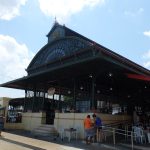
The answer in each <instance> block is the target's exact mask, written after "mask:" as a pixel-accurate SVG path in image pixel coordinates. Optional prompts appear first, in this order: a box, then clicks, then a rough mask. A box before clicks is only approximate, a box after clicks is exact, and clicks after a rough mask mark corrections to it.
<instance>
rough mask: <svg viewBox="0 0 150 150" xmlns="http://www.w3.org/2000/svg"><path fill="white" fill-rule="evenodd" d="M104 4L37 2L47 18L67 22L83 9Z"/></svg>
mask: <svg viewBox="0 0 150 150" xmlns="http://www.w3.org/2000/svg"><path fill="white" fill-rule="evenodd" d="M104 3H105V0H39V4H40V9H41V11H42V12H43V13H44V14H45V15H47V16H51V17H57V19H58V21H64V20H67V19H68V18H69V17H70V16H71V15H73V14H76V13H79V12H80V11H82V10H83V9H84V8H85V7H89V8H93V7H95V6H97V5H101V4H104Z"/></svg>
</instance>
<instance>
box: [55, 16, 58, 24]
mask: <svg viewBox="0 0 150 150" xmlns="http://www.w3.org/2000/svg"><path fill="white" fill-rule="evenodd" d="M55 24H58V21H57V18H56V16H55Z"/></svg>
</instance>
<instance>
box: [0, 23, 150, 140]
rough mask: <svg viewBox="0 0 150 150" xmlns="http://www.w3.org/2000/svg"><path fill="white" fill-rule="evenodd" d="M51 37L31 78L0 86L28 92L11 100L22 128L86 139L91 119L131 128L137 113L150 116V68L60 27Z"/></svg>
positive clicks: (31, 66)
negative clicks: (74, 132) (69, 131)
mask: <svg viewBox="0 0 150 150" xmlns="http://www.w3.org/2000/svg"><path fill="white" fill-rule="evenodd" d="M47 37H48V43H47V44H46V45H45V46H44V47H42V48H41V49H40V50H39V51H38V53H37V54H36V55H35V57H34V58H33V59H32V61H31V62H30V64H29V66H28V67H27V69H26V71H27V73H28V75H27V76H25V77H23V78H19V79H16V80H13V81H10V82H7V83H4V84H1V87H8V88H15V89H22V90H24V91H25V97H24V98H20V99H14V100H11V101H10V106H12V107H16V106H17V107H18V106H20V107H18V108H22V122H21V125H18V126H19V127H18V128H23V129H27V130H32V129H34V128H35V127H37V126H39V125H41V124H53V125H54V126H55V128H56V129H57V130H58V131H59V130H60V128H65V127H66V128H70V127H73V128H78V129H79V130H80V137H81V138H82V137H83V135H84V130H83V119H84V118H85V117H86V115H87V114H93V113H96V114H97V115H99V116H101V118H102V120H103V122H104V123H105V124H111V123H117V122H122V123H125V122H126V123H129V122H130V123H131V122H132V121H136V117H137V116H135V115H133V114H135V113H136V114H138V115H139V116H140V115H145V114H146V115H147V114H149V112H150V71H149V70H148V69H145V68H143V67H142V66H140V65H138V64H136V63H134V62H132V61H130V60H129V59H127V58H125V57H123V56H121V55H119V54H117V53H115V52H113V51H111V50H109V49H108V48H106V47H104V46H102V45H100V44H98V43H96V42H94V41H92V40H90V39H88V38H86V37H84V36H82V35H80V34H79V33H76V32H75V31H73V30H71V29H69V28H67V27H66V26H64V25H63V26H62V25H60V24H58V23H57V22H55V24H54V25H53V27H52V29H51V30H50V32H49V33H48V35H47ZM133 116H134V117H133ZM66 122H67V123H66ZM15 127H16V126H15Z"/></svg>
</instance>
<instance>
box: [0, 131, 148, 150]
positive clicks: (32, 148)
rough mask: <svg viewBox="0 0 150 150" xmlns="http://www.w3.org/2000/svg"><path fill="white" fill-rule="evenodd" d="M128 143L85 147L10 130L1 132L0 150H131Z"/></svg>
mask: <svg viewBox="0 0 150 150" xmlns="http://www.w3.org/2000/svg"><path fill="white" fill-rule="evenodd" d="M129 143H130V142H127V143H126V142H123V143H122V145H120V144H118V145H116V147H113V145H112V144H111V145H109V143H108V144H106V143H105V144H97V143H96V144H91V145H86V144H85V143H84V142H83V141H81V140H77V141H76V140H71V142H68V140H67V139H65V140H64V141H61V139H60V138H56V139H55V140H54V138H52V137H41V136H34V135H33V134H31V132H27V131H24V130H10V131H8V130H7V131H5V132H2V137H0V150H131V144H129ZM135 149H136V150H150V144H144V145H142V146H141V145H134V150H135Z"/></svg>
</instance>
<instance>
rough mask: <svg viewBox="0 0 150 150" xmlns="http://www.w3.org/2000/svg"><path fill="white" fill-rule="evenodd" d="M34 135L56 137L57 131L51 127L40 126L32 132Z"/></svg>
mask: <svg viewBox="0 0 150 150" xmlns="http://www.w3.org/2000/svg"><path fill="white" fill-rule="evenodd" d="M32 133H33V134H34V135H41V136H55V135H58V132H57V130H56V129H55V128H54V126H53V125H40V126H39V127H36V128H34V129H33V130H32Z"/></svg>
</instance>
